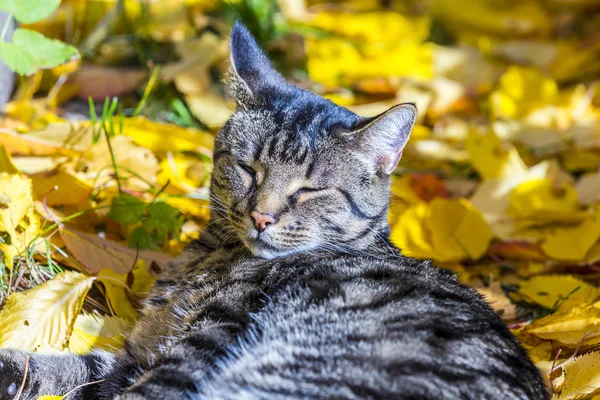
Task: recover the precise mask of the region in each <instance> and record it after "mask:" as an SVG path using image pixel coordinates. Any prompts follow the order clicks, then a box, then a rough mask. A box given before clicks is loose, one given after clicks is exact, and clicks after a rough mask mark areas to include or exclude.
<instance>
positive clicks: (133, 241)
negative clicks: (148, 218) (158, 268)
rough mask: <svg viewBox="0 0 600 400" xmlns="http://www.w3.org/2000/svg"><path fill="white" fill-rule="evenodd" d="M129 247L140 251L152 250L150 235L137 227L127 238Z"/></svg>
mask: <svg viewBox="0 0 600 400" xmlns="http://www.w3.org/2000/svg"><path fill="white" fill-rule="evenodd" d="M129 247H131V248H132V249H140V250H145V249H152V248H154V246H153V244H152V238H151V237H150V233H148V231H147V230H146V229H145V228H143V227H141V226H138V227H137V228H135V229H134V230H133V232H131V235H130V236H129Z"/></svg>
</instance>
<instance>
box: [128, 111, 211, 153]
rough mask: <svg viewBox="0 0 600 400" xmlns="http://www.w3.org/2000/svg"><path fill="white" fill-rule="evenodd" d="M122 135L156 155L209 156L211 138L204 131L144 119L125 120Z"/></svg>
mask: <svg viewBox="0 0 600 400" xmlns="http://www.w3.org/2000/svg"><path fill="white" fill-rule="evenodd" d="M123 135H125V136H129V137H131V138H132V139H133V141H134V143H136V144H137V145H140V146H143V147H145V148H147V149H149V150H151V151H153V152H154V153H156V154H162V153H166V152H169V151H172V152H175V151H196V152H200V153H204V154H206V155H209V156H210V155H211V153H212V148H213V145H214V139H213V136H212V135H211V134H210V133H208V132H205V131H201V130H198V129H193V128H182V127H180V126H177V125H173V124H163V123H158V122H153V121H150V120H148V119H146V118H144V117H135V118H126V119H125V120H124V121H123Z"/></svg>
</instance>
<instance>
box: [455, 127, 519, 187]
mask: <svg viewBox="0 0 600 400" xmlns="http://www.w3.org/2000/svg"><path fill="white" fill-rule="evenodd" d="M466 147H467V150H468V151H469V158H470V160H471V164H472V165H473V168H475V169H476V170H477V172H478V173H479V175H481V177H482V178H483V179H491V178H505V177H506V178H508V177H512V178H514V177H517V176H522V175H523V174H525V172H526V171H527V167H526V166H525V163H524V162H523V160H522V159H521V157H520V156H519V153H518V152H517V150H516V149H515V148H514V147H512V146H510V145H506V144H504V143H502V141H501V140H500V139H499V138H498V136H496V135H495V134H494V133H493V132H492V131H489V132H487V133H486V134H483V135H482V134H480V133H479V132H478V131H476V130H474V129H471V130H470V131H469V135H468V136H467V142H466Z"/></svg>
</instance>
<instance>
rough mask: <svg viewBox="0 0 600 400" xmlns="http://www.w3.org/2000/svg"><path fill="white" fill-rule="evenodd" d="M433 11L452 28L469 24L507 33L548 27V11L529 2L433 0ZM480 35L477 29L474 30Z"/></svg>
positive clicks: (523, 33)
mask: <svg viewBox="0 0 600 400" xmlns="http://www.w3.org/2000/svg"><path fill="white" fill-rule="evenodd" d="M431 12H432V14H433V15H435V16H437V17H439V18H442V19H444V20H445V21H446V22H449V23H451V24H452V27H453V28H456V27H459V28H462V29H465V28H470V29H476V30H477V31H484V32H490V33H494V34H499V35H503V36H509V37H511V36H512V37H515V36H517V37H519V36H528V35H533V34H536V33H538V34H543V33H546V32H549V31H550V30H551V29H552V20H551V17H550V15H548V13H547V12H546V11H545V10H544V8H542V7H540V6H539V5H538V3H532V2H497V1H493V0H483V1H477V2H470V3H469V6H468V7H465V3H464V2H462V1H461V0H434V1H432V4H431ZM477 34H478V36H481V33H480V32H477Z"/></svg>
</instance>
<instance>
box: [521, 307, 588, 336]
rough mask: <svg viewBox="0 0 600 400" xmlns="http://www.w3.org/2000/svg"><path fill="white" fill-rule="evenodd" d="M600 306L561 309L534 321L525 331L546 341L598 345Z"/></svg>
mask: <svg viewBox="0 0 600 400" xmlns="http://www.w3.org/2000/svg"><path fill="white" fill-rule="evenodd" d="M599 328H600V304H594V305H591V306H586V307H578V306H576V307H572V308H571V307H561V309H560V310H558V311H557V312H556V313H554V314H550V315H547V316H546V317H544V318H540V319H538V320H535V321H533V322H532V323H531V324H529V325H527V326H525V327H524V331H525V332H527V333H529V334H532V335H535V336H537V337H539V338H542V339H546V340H555V341H558V342H560V343H563V344H566V345H571V346H577V344H578V343H579V342H580V341H581V340H582V338H584V337H585V339H584V340H583V342H582V344H584V345H590V344H596V343H598V340H599V336H600V330H599Z"/></svg>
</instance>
